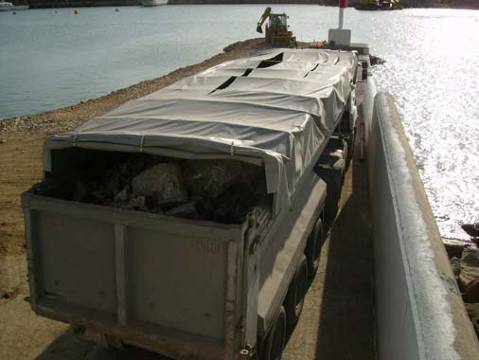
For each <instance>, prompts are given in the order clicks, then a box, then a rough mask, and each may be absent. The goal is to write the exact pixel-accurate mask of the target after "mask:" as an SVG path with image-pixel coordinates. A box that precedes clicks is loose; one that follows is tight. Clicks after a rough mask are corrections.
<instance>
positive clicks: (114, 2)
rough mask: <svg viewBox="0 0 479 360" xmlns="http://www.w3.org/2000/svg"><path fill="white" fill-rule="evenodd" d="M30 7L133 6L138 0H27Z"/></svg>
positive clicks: (137, 3)
mask: <svg viewBox="0 0 479 360" xmlns="http://www.w3.org/2000/svg"><path fill="white" fill-rule="evenodd" d="M27 3H28V5H30V8H32V9H40V8H65V7H93V6H134V5H139V4H140V2H139V1H138V0H29V1H27Z"/></svg>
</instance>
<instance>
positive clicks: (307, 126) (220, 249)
mask: <svg viewBox="0 0 479 360" xmlns="http://www.w3.org/2000/svg"><path fill="white" fill-rule="evenodd" d="M357 64H358V61H357V57H356V54H355V53H353V52H343V51H332V50H317V49H302V50H298V49H295V50H292V49H275V50H267V51H265V52H263V53H261V54H258V55H256V56H252V57H248V58H243V59H238V60H233V61H229V62H226V63H223V64H220V65H218V66H215V67H213V68H210V69H207V70H205V71H203V72H201V73H199V74H197V75H195V76H192V77H188V78H185V79H183V80H180V81H178V82H176V83H174V84H172V85H170V86H168V87H166V88H163V89H161V90H159V91H157V92H154V93H152V94H150V95H147V96H145V97H143V98H140V99H137V100H133V101H130V102H127V103H126V104H124V105H123V106H120V107H119V108H117V109H115V110H113V111H111V112H109V113H107V114H105V115H103V116H99V117H96V118H93V119H91V120H89V121H88V122H86V123H85V124H83V125H81V126H80V127H79V128H77V129H76V130H74V131H72V132H69V133H65V134H61V135H55V136H52V137H50V138H48V139H47V140H46V141H45V144H44V154H43V162H44V178H43V181H42V182H41V183H39V184H36V185H34V186H33V187H32V188H31V189H30V190H29V191H27V192H25V193H24V194H23V195H22V206H23V210H24V216H25V229H26V242H27V250H28V272H29V286H30V298H29V301H30V304H31V307H32V309H33V311H34V312H35V313H37V314H39V315H42V316H45V317H48V318H51V319H55V320H59V321H63V322H66V323H69V324H71V325H72V326H73V328H74V332H75V334H77V335H79V336H81V337H83V338H86V339H89V340H91V341H94V342H97V343H99V344H103V345H107V346H114V347H120V348H121V347H122V346H124V345H125V344H126V345H133V346H138V347H142V348H145V349H149V350H151V351H155V352H158V353H162V354H165V355H167V356H170V357H173V358H181V359H183V358H195V359H238V358H258V359H277V358H279V357H280V356H281V352H282V350H283V347H284V345H285V337H286V335H285V334H286V328H287V326H288V325H294V324H295V323H296V322H297V321H298V318H299V316H300V313H301V309H302V304H303V301H304V295H305V292H306V290H307V287H308V284H309V280H310V279H311V278H312V276H314V273H315V271H316V269H317V268H318V259H319V254H320V250H321V245H322V241H323V239H324V233H325V231H326V227H327V224H328V223H330V222H331V221H332V219H333V218H334V215H335V212H336V211H337V205H335V204H336V203H337V201H338V196H339V191H340V187H341V185H342V179H343V175H344V170H345V167H346V166H347V161H348V159H349V158H350V155H348V152H349V151H350V150H348V146H347V144H348V143H351V141H352V139H353V137H354V129H355V120H356V106H355V90H354V84H355V81H356V73H357V66H358V65H357Z"/></svg>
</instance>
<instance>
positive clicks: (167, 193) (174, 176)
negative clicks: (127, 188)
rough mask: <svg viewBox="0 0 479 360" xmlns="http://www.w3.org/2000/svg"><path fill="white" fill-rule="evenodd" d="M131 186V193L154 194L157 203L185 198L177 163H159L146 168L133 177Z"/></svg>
mask: <svg viewBox="0 0 479 360" xmlns="http://www.w3.org/2000/svg"><path fill="white" fill-rule="evenodd" d="M131 187H132V191H133V194H135V195H144V196H155V199H156V201H158V203H159V204H164V203H177V202H185V201H186V200H187V196H186V191H185V189H184V186H183V183H182V181H181V170H180V167H179V166H178V165H177V164H171V163H161V164H158V165H155V166H153V167H151V168H149V169H146V170H144V171H142V172H141V173H140V174H139V175H137V176H136V177H134V178H133V180H132V182H131Z"/></svg>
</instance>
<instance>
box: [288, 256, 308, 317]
mask: <svg viewBox="0 0 479 360" xmlns="http://www.w3.org/2000/svg"><path fill="white" fill-rule="evenodd" d="M307 289H308V262H307V260H306V256H304V255H303V258H302V259H301V261H300V262H299V264H298V268H297V269H296V273H295V274H294V277H293V281H291V284H290V285H289V289H288V294H287V295H286V299H285V301H284V307H285V309H286V322H287V324H288V325H290V326H292V325H296V323H297V322H298V320H299V316H300V315H301V312H302V311H303V305H304V297H305V295H306V291H307Z"/></svg>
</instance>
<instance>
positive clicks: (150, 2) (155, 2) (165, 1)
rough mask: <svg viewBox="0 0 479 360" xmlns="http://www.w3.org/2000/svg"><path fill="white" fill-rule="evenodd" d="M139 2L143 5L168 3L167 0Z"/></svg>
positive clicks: (142, 0) (144, 0) (143, 0)
mask: <svg viewBox="0 0 479 360" xmlns="http://www.w3.org/2000/svg"><path fill="white" fill-rule="evenodd" d="M140 4H141V6H143V7H151V6H159V5H168V0H141V1H140Z"/></svg>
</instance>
